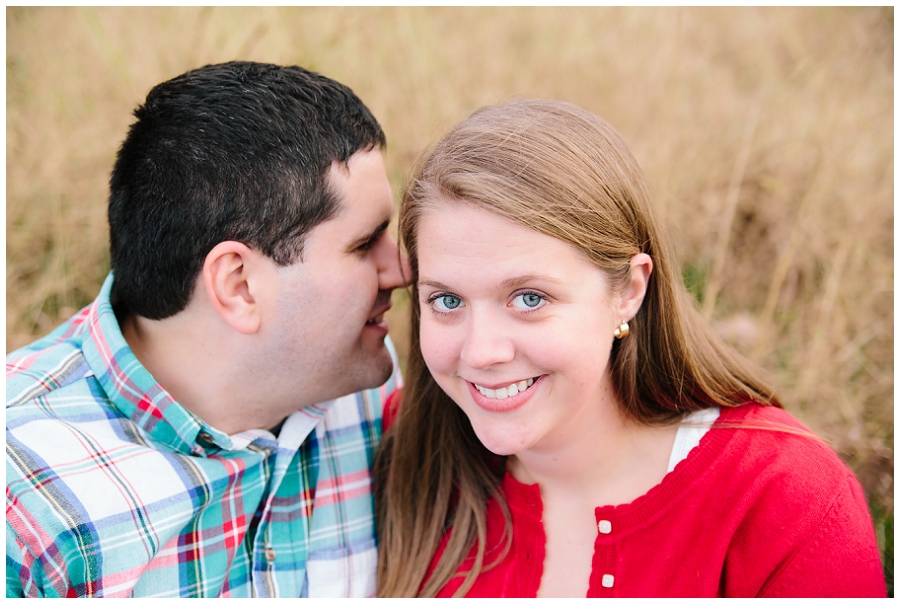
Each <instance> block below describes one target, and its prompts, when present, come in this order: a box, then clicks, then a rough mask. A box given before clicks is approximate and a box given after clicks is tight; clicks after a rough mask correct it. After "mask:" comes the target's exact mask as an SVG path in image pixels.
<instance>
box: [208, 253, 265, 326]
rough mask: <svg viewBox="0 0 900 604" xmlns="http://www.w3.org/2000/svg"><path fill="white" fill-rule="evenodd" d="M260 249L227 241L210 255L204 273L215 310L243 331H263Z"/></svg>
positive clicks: (224, 319) (210, 300) (223, 318)
mask: <svg viewBox="0 0 900 604" xmlns="http://www.w3.org/2000/svg"><path fill="white" fill-rule="evenodd" d="M259 255H260V254H259V253H258V252H254V251H253V250H252V249H250V248H249V247H247V246H246V245H244V244H243V243H238V242H237V241H223V242H221V243H219V244H218V245H216V247H214V248H213V249H212V250H210V252H209V253H208V254H207V255H206V260H205V261H204V262H203V269H202V277H203V285H204V288H205V290H206V295H207V298H208V299H209V302H210V305H211V306H212V307H213V310H215V311H216V313H218V315H219V316H220V317H221V318H222V320H223V321H225V323H227V324H228V325H229V326H231V327H232V328H233V329H235V330H237V331H239V332H240V333H242V334H248V335H249V334H252V333H256V332H257V331H259V326H260V322H261V317H260V310H261V309H260V305H259V300H258V294H259V289H258V288H259V281H260V279H261V275H257V274H256V272H257V271H259V269H260V268H261V267H259V266H258V265H259V258H258V256H259Z"/></svg>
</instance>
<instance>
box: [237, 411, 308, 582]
mask: <svg viewBox="0 0 900 604" xmlns="http://www.w3.org/2000/svg"><path fill="white" fill-rule="evenodd" d="M319 419H321V418H313V417H309V416H308V415H304V414H302V413H299V412H298V413H294V414H292V415H290V416H289V417H288V418H287V420H285V423H284V425H283V426H282V428H281V433H280V435H279V438H278V442H277V446H276V450H275V464H274V470H273V472H272V474H271V476H270V477H269V480H268V482H269V488H268V490H267V494H266V498H265V503H264V506H263V511H262V514H261V518H260V521H259V527H258V529H257V533H256V537H255V539H254V542H253V552H252V569H253V571H252V572H253V596H254V597H267V598H271V597H299V596H300V595H301V590H302V589H303V586H304V583H305V581H306V578H305V576H304V575H305V573H299V572H288V573H278V572H277V569H278V568H279V567H281V568H291V569H293V568H304V567H305V566H306V556H307V554H308V552H307V549H306V546H307V545H308V543H309V534H310V525H311V520H312V517H311V516H308V517H306V518H305V519H304V521H301V522H291V523H288V524H290V526H275V525H273V523H272V522H271V518H272V502H273V500H274V499H275V496H276V495H277V494H278V490H279V489H280V488H281V485H282V483H283V482H284V478H285V476H286V475H287V473H288V471H289V470H291V468H294V469H295V471H299V467H298V466H299V460H298V459H297V457H298V456H299V455H300V448H301V445H302V444H303V442H304V441H305V440H306V439H307V437H308V436H309V434H310V433H311V432H312V431H313V430H315V428H316V425H317V424H318V423H319ZM268 443H270V446H271V443H272V441H268ZM290 495H292V496H297V497H299V496H300V494H299V493H290ZM288 552H291V553H290V554H289V553H288ZM289 555H293V557H294V558H297V557H302V558H303V559H302V560H294V559H288V560H285V559H283V557H282V556H289ZM258 568H263V569H265V570H262V571H260V570H256V569H258Z"/></svg>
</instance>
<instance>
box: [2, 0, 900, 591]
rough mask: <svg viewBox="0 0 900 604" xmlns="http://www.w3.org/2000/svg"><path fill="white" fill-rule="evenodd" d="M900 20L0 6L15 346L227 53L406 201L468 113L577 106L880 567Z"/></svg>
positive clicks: (887, 15)
mask: <svg viewBox="0 0 900 604" xmlns="http://www.w3.org/2000/svg"><path fill="white" fill-rule="evenodd" d="M893 15H894V13H893V8H891V7H882V8H864V9H847V8H833V7H832V8H799V9H797V8H791V9H781V8H764V9H756V8H737V9H732V8H728V9H709V8H693V9H668V8H665V9H661V8H652V9H637V8H577V9H544V8H527V9H523V8H516V9H510V8H463V9H457V8H271V9H228V8H185V9H180V8H179V9H170V8H139V9H135V8H100V9H92V8H7V15H6V16H7V22H6V35H7V38H6V43H7V59H6V60H7V114H6V120H7V141H6V144H7V147H6V149H7V190H6V192H7V205H6V220H7V223H6V226H7V233H6V234H7V243H6V258H7V265H6V284H7V315H6V316H7V318H6V329H7V335H6V348H7V351H11V350H13V349H15V348H17V347H19V346H21V345H23V344H25V343H27V342H29V341H31V340H33V339H35V338H36V337H38V336H40V335H42V334H44V333H46V332H48V331H49V330H50V329H52V328H53V327H54V326H55V325H57V324H58V323H59V322H61V321H62V320H63V319H65V318H67V317H68V316H70V315H71V314H72V313H74V312H75V310H77V309H78V308H80V307H82V306H84V305H86V304H88V303H89V302H90V301H91V300H92V299H93V298H94V296H95V295H96V293H97V291H98V290H99V287H100V284H101V282H102V280H103V278H104V276H105V275H106V272H107V271H108V266H109V260H108V252H107V227H106V182H107V178H108V175H109V170H110V168H111V166H112V163H113V160H114V157H115V152H116V149H117V146H118V144H119V142H120V141H121V139H122V138H123V136H124V134H125V132H126V129H127V127H128V125H129V124H130V122H131V111H132V110H133V109H134V108H135V107H136V106H137V104H138V103H140V102H141V101H142V100H143V99H144V97H145V95H146V93H147V91H148V90H149V89H150V88H151V87H152V86H153V85H154V84H156V83H158V82H160V81H163V80H165V79H168V78H171V77H174V76H176V75H178V74H180V73H182V72H184V71H187V70H188V69H192V68H195V67H198V66H201V65H204V64H207V63H215V62H221V61H226V60H232V59H248V60H257V61H266V62H274V63H281V64H299V65H302V66H305V67H307V68H310V69H313V70H317V71H321V72H322V73H324V74H326V75H328V76H331V77H333V78H335V79H337V80H339V81H341V82H343V83H345V84H347V85H349V86H350V87H351V88H353V89H354V90H355V91H356V92H357V93H358V94H359V95H360V97H361V98H362V99H363V100H364V101H365V102H366V103H367V105H368V106H369V107H370V108H371V109H372V111H373V112H374V114H375V115H376V117H378V119H379V120H380V121H381V123H382V125H383V126H384V129H385V131H386V132H387V135H388V139H389V148H388V154H387V163H388V170H389V176H390V178H391V181H392V183H393V185H394V186H395V190H396V191H397V193H398V198H399V191H400V188H401V187H402V185H403V182H404V179H405V177H406V176H407V174H408V171H409V169H410V167H411V164H412V162H413V160H414V158H415V157H416V156H417V154H418V153H419V152H420V151H421V150H422V149H423V148H424V147H426V146H427V145H429V144H430V143H432V142H434V141H435V140H436V138H437V137H439V136H440V135H441V133H443V132H444V131H445V130H446V129H447V128H448V127H450V126H451V125H453V124H454V123H456V122H457V121H459V120H460V119H462V118H463V117H465V116H466V115H468V114H469V113H470V112H471V111H472V110H474V109H476V108H477V107H479V106H482V105H485V104H493V103H497V102H500V101H503V100H506V99H509V98H513V97H523V96H538V97H552V98H558V99H564V100H569V101H573V102H575V103H577V104H580V105H582V106H584V107H586V108H588V109H590V110H592V111H594V112H596V113H597V114H599V115H601V116H603V117H604V118H606V119H607V120H608V121H610V122H611V123H612V124H613V125H614V126H615V127H616V128H617V129H618V130H619V132H620V133H621V134H622V136H623V137H624V138H625V140H626V141H627V142H628V143H629V144H630V145H631V147H632V150H633V151H634V153H635V155H636V156H637V158H638V160H639V161H640V162H641V164H642V166H643V167H644V170H645V171H646V173H647V175H648V176H649V178H650V181H651V183H652V185H653V187H654V189H655V191H656V193H657V195H658V203H659V207H660V210H661V211H662V212H663V215H664V217H665V220H666V224H667V225H668V226H669V227H670V228H671V229H672V232H673V235H674V241H675V244H676V248H677V251H678V254H679V259H680V260H681V262H682V264H683V273H684V276H685V281H686V283H687V285H688V287H689V288H690V289H691V291H692V292H693V293H694V294H695V296H696V297H697V300H698V304H699V305H700V307H701V308H702V309H703V310H704V312H705V313H706V314H707V315H708V316H709V317H710V318H711V320H712V321H713V322H714V324H715V325H716V326H717V328H718V329H719V330H720V332H721V333H722V334H723V335H724V336H725V337H726V338H727V339H729V340H730V341H732V342H733V343H734V345H735V346H737V347H738V348H739V349H741V350H743V351H744V352H746V353H747V354H748V355H750V356H752V357H754V358H755V359H757V360H758V361H759V362H760V363H762V364H763V365H764V366H765V367H766V368H767V369H768V370H769V371H770V372H771V373H772V375H773V377H774V380H775V382H776V383H777V385H778V386H779V391H780V394H781V397H782V400H784V401H785V403H786V405H787V407H788V408H789V410H790V411H792V412H794V413H795V414H796V415H797V416H799V417H800V418H802V419H803V421H805V422H806V423H807V425H809V426H810V427H812V428H814V429H815V430H816V431H818V432H819V433H820V434H821V435H823V436H825V437H826V438H827V439H828V440H829V441H830V442H831V443H832V444H833V446H834V447H835V448H836V449H837V450H838V452H839V453H840V454H841V456H842V457H843V458H844V459H845V460H846V461H847V462H848V463H849V464H850V466H851V467H852V468H853V469H854V470H855V471H856V473H857V475H858V476H859V478H860V480H861V481H862V483H863V485H864V488H865V490H866V494H867V496H868V498H869V501H870V505H871V507H872V509H873V514H874V515H875V519H876V530H877V532H878V535H879V539H880V542H881V545H882V549H883V552H884V553H885V555H886V556H888V557H889V560H887V561H886V566H887V568H888V569H890V572H891V574H892V568H893V562H892V558H893V505H894V502H893V489H894V483H893V439H894V429H893V426H894V411H893V388H894V378H893V364H894V357H893V346H894V343H893V331H894V313H893V249H894V248H893V245H894V244H893V219H894V212H893V195H894V190H893V174H894V149H893V132H894V116H893V105H894V98H893V85H894V81H893V52H894V51H893V39H894V24H893ZM395 301H396V309H395V310H394V311H393V312H392V316H391V317H390V319H391V324H392V332H393V333H394V337H395V339H396V340H397V341H398V344H399V347H400V348H401V349H402V350H405V335H406V333H407V331H408V330H407V328H406V326H405V320H406V319H405V312H406V301H405V298H404V296H403V294H399V295H398V296H396V297H395ZM889 583H890V584H892V578H890V579H889Z"/></svg>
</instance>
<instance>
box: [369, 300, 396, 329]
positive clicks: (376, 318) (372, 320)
mask: <svg viewBox="0 0 900 604" xmlns="http://www.w3.org/2000/svg"><path fill="white" fill-rule="evenodd" d="M390 309H391V303H390V302H388V303H387V304H385V305H383V306H381V307H379V308H377V309H376V310H375V311H374V312H373V313H372V314H371V315H370V316H369V318H368V320H367V321H366V325H381V324H384V313H386V312H387V311H389V310H390Z"/></svg>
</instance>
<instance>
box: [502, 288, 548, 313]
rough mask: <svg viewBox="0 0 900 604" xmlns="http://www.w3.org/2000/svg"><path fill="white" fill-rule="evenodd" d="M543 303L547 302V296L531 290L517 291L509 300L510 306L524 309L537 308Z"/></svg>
mask: <svg viewBox="0 0 900 604" xmlns="http://www.w3.org/2000/svg"><path fill="white" fill-rule="evenodd" d="M545 304H547V296H545V295H544V294H541V293H538V292H533V291H526V292H519V293H517V294H516V295H515V296H513V299H512V301H511V302H510V305H511V306H514V307H516V308H519V309H521V310H526V311H531V310H537V309H538V308H541V307H542V306H544V305H545Z"/></svg>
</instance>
